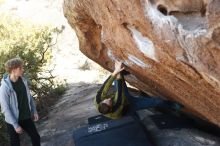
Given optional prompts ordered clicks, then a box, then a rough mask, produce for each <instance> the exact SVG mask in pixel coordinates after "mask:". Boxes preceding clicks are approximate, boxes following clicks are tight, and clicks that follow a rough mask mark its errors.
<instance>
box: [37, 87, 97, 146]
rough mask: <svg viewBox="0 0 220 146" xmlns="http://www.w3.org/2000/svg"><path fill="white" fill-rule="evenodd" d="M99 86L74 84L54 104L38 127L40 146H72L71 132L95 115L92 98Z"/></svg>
mask: <svg viewBox="0 0 220 146" xmlns="http://www.w3.org/2000/svg"><path fill="white" fill-rule="evenodd" d="M98 87H99V85H97V84H87V83H75V84H71V85H69V90H68V91H67V92H66V94H65V95H64V96H63V98H61V99H60V100H59V101H58V102H57V104H55V105H54V106H53V107H52V108H51V110H50V112H49V115H48V117H47V118H46V119H44V120H42V121H41V122H40V124H39V125H38V130H39V133H40V135H41V140H42V146H73V145H74V144H73V138H72V134H73V130H74V129H76V128H78V127H81V126H83V125H85V124H86V123H87V118H88V117H91V116H93V115H96V114H97V113H96V110H95V109H94V105H93V101H92V100H93V97H94V96H95V94H96V91H97V89H98Z"/></svg>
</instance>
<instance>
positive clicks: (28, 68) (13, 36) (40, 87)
mask: <svg viewBox="0 0 220 146" xmlns="http://www.w3.org/2000/svg"><path fill="white" fill-rule="evenodd" d="M61 31H62V30H59V29H57V28H53V29H50V28H49V27H48V26H35V25H33V24H30V23H28V22H21V21H19V20H12V19H10V18H9V17H1V20H0V78H2V76H3V74H4V73H5V69H4V63H5V62H6V61H7V60H8V59H11V58H14V57H20V58H22V59H23V60H24V69H25V75H26V76H27V78H28V79H29V85H30V89H31V92H32V95H33V96H34V98H35V100H36V101H37V103H38V105H39V106H38V110H41V111H44V112H45V111H47V108H48V105H47V99H46V98H47V97H51V94H53V96H54V94H55V93H56V92H57V95H60V94H61V93H63V92H64V91H65V88H66V86H65V84H64V83H55V81H54V78H55V77H54V76H53V75H52V70H51V69H48V67H49V64H50V61H51V58H52V45H53V44H52V43H53V37H56V36H57V35H58V34H59V33H60V32H61ZM55 43H56V42H55ZM58 93H59V94H58ZM0 120H1V121H0V127H2V126H3V125H2V115H1V117H0ZM0 130H1V131H0V138H1V140H0V141H1V142H2V137H4V136H2V130H4V129H2V128H1V129H0ZM6 141H7V140H6ZM1 142H0V145H1Z"/></svg>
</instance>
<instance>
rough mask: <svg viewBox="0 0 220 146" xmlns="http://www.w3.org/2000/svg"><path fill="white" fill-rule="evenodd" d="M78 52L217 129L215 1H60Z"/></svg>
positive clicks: (219, 11) (218, 5)
mask: <svg viewBox="0 0 220 146" xmlns="http://www.w3.org/2000/svg"><path fill="white" fill-rule="evenodd" d="M63 7H64V13H65V16H66V18H67V19H68V22H69V24H70V25H71V26H72V27H73V28H74V29H75V31H76V33H77V36H78V38H79V42H80V50H81V51H82V52H83V53H84V54H85V55H86V56H87V57H89V58H90V59H92V60H94V61H95V62H97V63H98V64H100V65H101V66H102V67H104V68H105V69H108V70H109V71H112V70H113V69H114V61H115V60H120V61H122V62H123V63H124V64H125V65H126V66H127V67H126V69H127V70H128V71H130V72H131V73H132V75H129V76H128V77H127V78H126V79H127V81H128V82H129V83H130V84H132V85H133V86H135V87H137V88H139V89H141V90H143V91H145V92H148V93H151V94H153V95H157V96H160V97H165V98H167V99H171V100H175V101H177V102H180V103H182V104H183V105H184V106H185V109H186V112H190V113H193V114H194V115H197V116H199V117H201V118H203V119H205V120H207V121H209V122H212V123H214V124H215V125H218V126H219V127H220V1H219V0H210V1H208V0H193V1H192V0H130V1H128V0H65V1H64V6H63Z"/></svg>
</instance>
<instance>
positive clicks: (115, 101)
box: [94, 61, 182, 119]
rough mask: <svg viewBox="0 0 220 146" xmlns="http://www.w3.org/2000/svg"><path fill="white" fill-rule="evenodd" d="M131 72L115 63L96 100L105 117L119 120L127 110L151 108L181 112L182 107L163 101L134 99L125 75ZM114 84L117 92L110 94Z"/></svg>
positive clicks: (144, 98)
mask: <svg viewBox="0 0 220 146" xmlns="http://www.w3.org/2000/svg"><path fill="white" fill-rule="evenodd" d="M127 74H129V72H127V71H125V70H124V67H123V64H122V63H121V62H118V61H116V62H115V70H114V72H113V73H112V74H111V75H110V76H109V77H108V79H107V80H106V81H105V82H104V84H103V85H102V87H101V88H100V89H99V90H98V92H97V95H96V97H95V99H94V103H95V105H96V108H97V110H98V111H99V112H100V113H101V114H103V115H104V116H106V117H108V118H111V119H118V118H120V117H122V116H123V115H124V114H125V111H127V110H126V109H128V108H129V109H130V110H131V111H132V112H134V111H137V110H140V109H146V108H151V107H161V108H170V109H174V110H180V109H181V108H182V105H180V104H178V103H176V102H172V101H168V100H162V99H159V98H154V97H150V96H148V97H140V96H139V97H134V96H132V95H131V94H129V92H128V88H127V85H126V82H125V80H124V75H127ZM113 82H114V86H115V89H116V92H115V93H113V94H108V91H109V89H110V87H111V85H112V83H113Z"/></svg>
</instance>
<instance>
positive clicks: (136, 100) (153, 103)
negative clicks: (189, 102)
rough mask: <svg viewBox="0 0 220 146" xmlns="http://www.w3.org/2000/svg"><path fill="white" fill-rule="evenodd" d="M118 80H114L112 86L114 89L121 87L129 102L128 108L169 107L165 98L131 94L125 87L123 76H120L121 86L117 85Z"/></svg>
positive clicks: (134, 109) (135, 109)
mask: <svg viewBox="0 0 220 146" xmlns="http://www.w3.org/2000/svg"><path fill="white" fill-rule="evenodd" d="M118 85H119V84H118V80H115V81H114V86H115V88H116V89H118V88H122V90H121V91H122V92H124V94H125V96H126V98H127V100H128V103H129V105H130V106H129V109H131V110H132V111H137V110H141V109H146V108H151V107H162V108H170V102H169V101H166V100H162V99H159V98H157V97H151V96H144V97H143V96H138V97H135V96H132V95H131V94H130V93H129V91H128V88H127V85H126V82H125V80H124V77H122V84H121V85H122V86H118Z"/></svg>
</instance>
